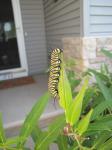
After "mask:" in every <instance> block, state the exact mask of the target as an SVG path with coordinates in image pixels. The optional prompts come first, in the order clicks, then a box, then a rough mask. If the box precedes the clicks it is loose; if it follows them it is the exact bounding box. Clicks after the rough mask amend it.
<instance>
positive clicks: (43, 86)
mask: <svg viewBox="0 0 112 150" xmlns="http://www.w3.org/2000/svg"><path fill="white" fill-rule="evenodd" d="M34 79H35V81H36V83H34V84H30V85H24V86H18V87H14V88H9V89H5V90H0V112H2V114H3V122H4V126H5V128H6V129H10V130H9V131H8V132H7V133H8V135H9V136H10V134H12V130H13V134H15V132H14V129H17V127H19V126H21V124H22V122H23V120H24V119H25V116H26V115H27V114H28V112H29V111H30V110H31V108H32V106H33V105H34V104H35V102H36V101H37V100H38V98H39V97H40V96H41V95H43V94H44V93H45V92H46V91H47V82H48V76H47V75H36V76H34ZM60 113H62V110H61V109H59V107H58V106H57V108H56V107H55V106H54V102H53V100H50V101H49V104H48V105H47V108H46V110H45V112H44V114H43V115H42V117H41V119H42V120H43V121H44V122H45V120H50V118H53V117H54V116H56V115H58V114H60Z"/></svg>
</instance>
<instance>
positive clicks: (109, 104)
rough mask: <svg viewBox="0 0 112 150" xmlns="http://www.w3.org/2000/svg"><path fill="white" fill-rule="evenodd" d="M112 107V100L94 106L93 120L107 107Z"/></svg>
mask: <svg viewBox="0 0 112 150" xmlns="http://www.w3.org/2000/svg"><path fill="white" fill-rule="evenodd" d="M110 108H112V101H103V102H101V103H100V104H99V105H97V106H96V107H95V108H94V111H93V114H92V117H91V120H95V119H96V118H98V117H99V116H100V114H101V113H103V112H104V110H106V109H110Z"/></svg>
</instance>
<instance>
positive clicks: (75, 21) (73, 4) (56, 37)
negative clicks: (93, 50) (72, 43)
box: [43, 0, 80, 50]
mask: <svg viewBox="0 0 112 150" xmlns="http://www.w3.org/2000/svg"><path fill="white" fill-rule="evenodd" d="M43 3H44V13H45V25H46V36H47V47H48V50H51V49H53V48H56V47H59V48H62V38H65V37H71V36H72V37H73V36H74V37H75V36H79V35H80V0H58V1H57V2H54V0H43Z"/></svg>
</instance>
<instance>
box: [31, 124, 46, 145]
mask: <svg viewBox="0 0 112 150" xmlns="http://www.w3.org/2000/svg"><path fill="white" fill-rule="evenodd" d="M42 132H43V131H42V130H41V129H40V128H39V127H38V126H35V128H34V129H33V131H32V133H31V136H32V139H33V141H34V143H36V142H37V140H38V139H39V137H40V135H41V134H42Z"/></svg>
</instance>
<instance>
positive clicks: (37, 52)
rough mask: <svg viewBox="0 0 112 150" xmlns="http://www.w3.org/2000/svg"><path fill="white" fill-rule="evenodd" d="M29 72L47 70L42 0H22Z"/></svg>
mask: <svg viewBox="0 0 112 150" xmlns="http://www.w3.org/2000/svg"><path fill="white" fill-rule="evenodd" d="M20 5H21V14H22V22H23V29H24V36H25V47H26V53H27V59H28V67H29V74H35V73H40V72H43V71H45V69H46V68H47V51H46V39H45V28H44V13H43V4H42V0H20Z"/></svg>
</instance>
